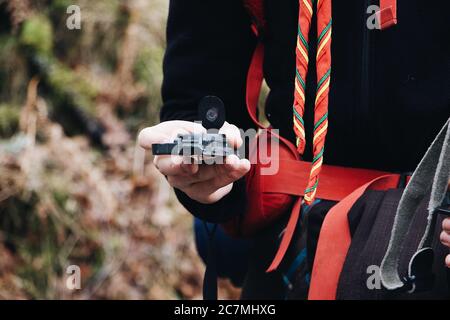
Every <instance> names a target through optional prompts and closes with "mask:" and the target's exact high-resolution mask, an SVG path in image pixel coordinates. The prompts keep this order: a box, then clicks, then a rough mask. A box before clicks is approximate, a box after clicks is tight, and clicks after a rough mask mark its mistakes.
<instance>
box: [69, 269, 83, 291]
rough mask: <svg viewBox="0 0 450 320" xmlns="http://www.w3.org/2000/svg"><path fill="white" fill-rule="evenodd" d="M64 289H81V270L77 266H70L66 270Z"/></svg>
mask: <svg viewBox="0 0 450 320" xmlns="http://www.w3.org/2000/svg"><path fill="white" fill-rule="evenodd" d="M66 275H67V276H66V288H67V289H69V290H80V289H81V269H80V267H79V266H77V265H70V266H68V267H67V269H66Z"/></svg>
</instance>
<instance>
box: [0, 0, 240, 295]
mask: <svg viewBox="0 0 450 320" xmlns="http://www.w3.org/2000/svg"><path fill="white" fill-rule="evenodd" d="M70 5H78V6H79V7H80V8H81V30H69V29H68V28H67V26H66V21H67V19H68V18H69V16H70V14H68V13H67V8H68V7H69V6H70ZM167 9H168V0H96V1H92V0H53V1H50V0H0V299H178V298H186V299H197V298H200V297H201V282H202V277H203V272H204V266H203V264H202V262H201V261H200V260H199V258H198V257H197V253H196V251H195V248H194V240H193V236H192V219H191V217H190V216H189V214H187V213H186V212H185V210H184V209H183V208H182V207H181V206H180V205H179V204H178V203H177V202H176V200H175V197H174V195H173V192H172V191H171V189H170V188H169V186H168V185H167V183H166V182H165V181H164V178H161V177H160V176H159V175H158V174H157V172H155V169H154V168H153V167H152V166H151V159H150V157H149V156H148V155H147V156H145V154H144V153H143V152H142V151H141V150H140V149H138V148H136V146H135V138H136V135H137V133H138V132H139V130H140V129H141V128H143V127H145V126H148V125H152V124H154V123H156V122H157V121H158V113H159V107H160V105H161V98H160V85H161V80H162V75H161V64H162V57H163V53H164V46H165V20H166V18H167ZM144 160H145V161H144ZM70 265H78V266H79V267H80V269H81V290H73V291H72V290H69V289H67V288H66V278H67V274H66V269H67V267H68V266H70ZM220 296H221V297H222V298H236V297H237V296H238V291H237V290H235V289H233V288H232V287H231V285H229V284H228V283H227V282H224V281H222V282H221V284H220Z"/></svg>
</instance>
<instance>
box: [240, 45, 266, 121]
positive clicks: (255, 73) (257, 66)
mask: <svg viewBox="0 0 450 320" xmlns="http://www.w3.org/2000/svg"><path fill="white" fill-rule="evenodd" d="M263 63H264V44H263V43H262V42H261V41H259V42H258V44H257V45H256V49H255V51H254V52H253V56H252V60H251V62H250V67H249V69H248V73H247V89H246V95H245V100H246V102H247V111H248V114H249V116H250V118H252V120H253V122H254V123H255V124H256V125H257V126H258V127H259V128H261V129H264V128H265V126H264V125H263V124H262V123H260V122H259V120H258V115H257V112H258V111H257V109H258V100H259V95H260V93H261V85H262V82H263V79H264V74H263Z"/></svg>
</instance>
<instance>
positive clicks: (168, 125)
mask: <svg viewBox="0 0 450 320" xmlns="http://www.w3.org/2000/svg"><path fill="white" fill-rule="evenodd" d="M205 132H206V129H205V128H203V127H202V126H201V125H200V124H199V123H195V122H189V121H181V120H174V121H166V122H161V123H160V124H158V125H156V126H153V127H147V128H144V129H142V130H141V132H140V133H139V135H138V143H139V145H140V146H141V147H142V148H144V149H151V148H152V144H154V143H165V142H172V141H171V140H173V139H175V137H176V136H177V135H178V134H189V133H205Z"/></svg>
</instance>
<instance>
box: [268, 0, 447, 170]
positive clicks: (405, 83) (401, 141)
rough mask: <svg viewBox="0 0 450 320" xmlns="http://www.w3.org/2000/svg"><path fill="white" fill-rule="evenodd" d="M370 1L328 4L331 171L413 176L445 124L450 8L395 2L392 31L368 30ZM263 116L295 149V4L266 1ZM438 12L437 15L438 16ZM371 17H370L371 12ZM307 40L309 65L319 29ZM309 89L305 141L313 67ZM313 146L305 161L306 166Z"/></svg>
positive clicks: (415, 1)
mask: <svg viewBox="0 0 450 320" xmlns="http://www.w3.org/2000/svg"><path fill="white" fill-rule="evenodd" d="M377 3H378V1H373V0H348V1H345V2H342V1H333V31H332V73H331V91H330V103H329V131H328V135H327V141H326V149H325V156H324V161H325V163H328V164H337V165H344V166H354V167H366V168H377V169H383V170H390V171H411V170H413V169H414V167H415V166H416V165H417V163H418V162H419V160H420V158H421V157H422V155H423V154H424V152H425V151H426V149H427V147H428V145H429V144H430V143H431V142H432V139H433V137H434V136H435V135H436V134H437V131H438V130H439V128H441V126H442V125H443V124H444V122H445V121H446V119H448V117H449V116H450V50H449V46H450V45H449V43H450V42H449V41H448V39H449V35H450V32H449V27H448V25H447V19H446V15H447V13H446V12H448V10H445V9H444V6H447V7H449V4H447V3H446V1H439V5H438V4H434V5H433V6H431V5H425V4H424V3H423V2H422V1H420V0H398V25H396V26H394V27H392V28H390V29H388V30H385V31H380V30H370V29H369V28H368V27H367V20H368V19H369V18H370V16H371V14H368V13H367V8H368V7H369V5H371V4H377ZM264 5H265V12H266V20H267V29H266V31H265V35H264V41H265V62H264V75H265V78H266V81H267V83H268V85H269V87H270V94H269V97H268V99H267V102H266V115H267V117H268V119H269V121H270V122H271V124H272V125H273V126H274V127H276V128H279V129H280V131H281V133H282V135H283V136H286V137H288V138H289V139H291V140H292V141H293V140H294V132H293V130H292V102H293V90H294V87H293V85H294V76H295V44H296V36H297V23H298V0H286V1H278V0H265V4H264ZM438 7H441V9H438ZM372 14H373V12H372ZM311 30H312V33H311V34H310V57H314V56H315V50H316V45H315V43H316V39H317V36H316V25H315V19H313V22H312V27H311ZM311 61H312V62H311V63H310V68H309V70H310V71H309V75H308V79H307V89H306V91H307V101H306V111H305V122H306V129H307V138H309V140H310V139H311V133H312V121H313V120H312V119H313V108H314V106H313V102H314V98H315V97H314V95H315V87H316V85H315V81H316V79H315V66H314V64H313V62H314V59H311ZM310 149H311V145H310V144H309V145H307V151H306V153H305V158H306V159H310V157H311V156H310Z"/></svg>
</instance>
